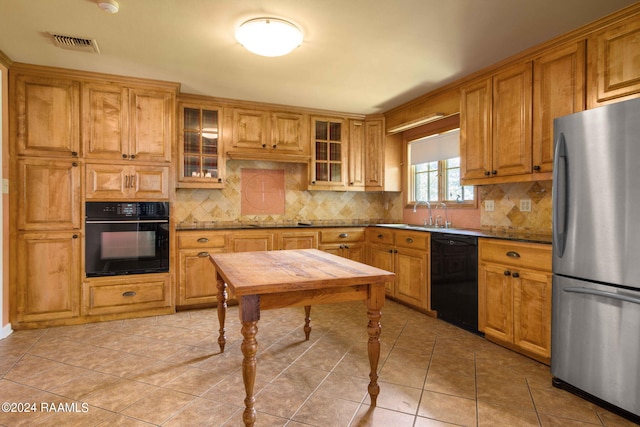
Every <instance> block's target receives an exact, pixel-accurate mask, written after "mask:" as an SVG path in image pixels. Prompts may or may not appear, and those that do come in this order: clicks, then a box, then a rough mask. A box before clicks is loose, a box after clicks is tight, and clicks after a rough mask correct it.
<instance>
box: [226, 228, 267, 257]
mask: <svg viewBox="0 0 640 427" xmlns="http://www.w3.org/2000/svg"><path fill="white" fill-rule="evenodd" d="M230 247H231V252H252V251H271V250H273V233H271V232H265V233H255V232H251V233H234V234H233V236H231V245H230Z"/></svg>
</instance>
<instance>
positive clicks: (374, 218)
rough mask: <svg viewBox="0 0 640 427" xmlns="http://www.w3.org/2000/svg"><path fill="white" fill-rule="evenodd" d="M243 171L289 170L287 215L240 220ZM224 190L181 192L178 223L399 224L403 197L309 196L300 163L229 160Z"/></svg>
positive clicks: (178, 193)
mask: <svg viewBox="0 0 640 427" xmlns="http://www.w3.org/2000/svg"><path fill="white" fill-rule="evenodd" d="M243 168H251V169H254V170H255V169H266V170H284V171H285V201H286V205H285V212H284V215H242V213H241V199H242V194H241V191H242V183H241V176H242V174H241V170H242V169H243ZM226 174H227V177H226V185H225V188H223V189H221V190H211V189H178V190H177V191H176V203H175V209H174V215H175V220H176V223H177V224H180V223H184V224H190V223H198V222H229V221H236V222H241V223H242V222H244V223H250V222H256V221H257V222H266V223H297V222H298V221H316V222H322V221H345V223H350V222H353V223H357V222H359V221H366V222H400V221H401V219H402V197H401V193H385V192H358V191H342V192H340V191H308V190H306V187H307V166H306V165H304V164H299V163H276V162H266V161H245V160H228V161H227V164H226Z"/></svg>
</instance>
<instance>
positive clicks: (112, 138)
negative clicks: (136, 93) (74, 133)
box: [82, 84, 129, 159]
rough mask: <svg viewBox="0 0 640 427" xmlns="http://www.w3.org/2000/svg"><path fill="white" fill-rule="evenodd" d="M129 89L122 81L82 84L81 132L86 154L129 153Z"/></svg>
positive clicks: (115, 155) (114, 156) (118, 156)
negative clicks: (118, 83)
mask: <svg viewBox="0 0 640 427" xmlns="http://www.w3.org/2000/svg"><path fill="white" fill-rule="evenodd" d="M127 101H128V92H127V90H126V89H125V88H123V87H122V86H119V85H107V84H86V85H84V86H83V88H82V103H83V106H84V108H83V122H82V127H83V131H82V135H83V143H84V144H83V145H84V147H85V156H86V157H88V158H98V159H122V156H123V154H124V155H128V154H129V140H128V138H129V133H128V125H129V122H128V120H127V112H128V111H129V109H128V103H127Z"/></svg>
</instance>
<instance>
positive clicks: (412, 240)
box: [395, 231, 431, 251]
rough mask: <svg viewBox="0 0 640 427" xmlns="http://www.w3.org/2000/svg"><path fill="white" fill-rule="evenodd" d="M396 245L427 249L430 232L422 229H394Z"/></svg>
mask: <svg viewBox="0 0 640 427" xmlns="http://www.w3.org/2000/svg"><path fill="white" fill-rule="evenodd" d="M395 236H396V246H398V247H402V248H410V249H420V250H423V251H427V250H429V239H430V236H431V234H430V233H425V232H424V231H396V232H395Z"/></svg>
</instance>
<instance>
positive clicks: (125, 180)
mask: <svg viewBox="0 0 640 427" xmlns="http://www.w3.org/2000/svg"><path fill="white" fill-rule="evenodd" d="M85 197H86V199H92V200H130V199H134V200H168V199H169V167H168V166H153V165H127V164H124V165H123V164H116V165H112V164H91V163H88V164H87V165H86V191H85Z"/></svg>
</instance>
